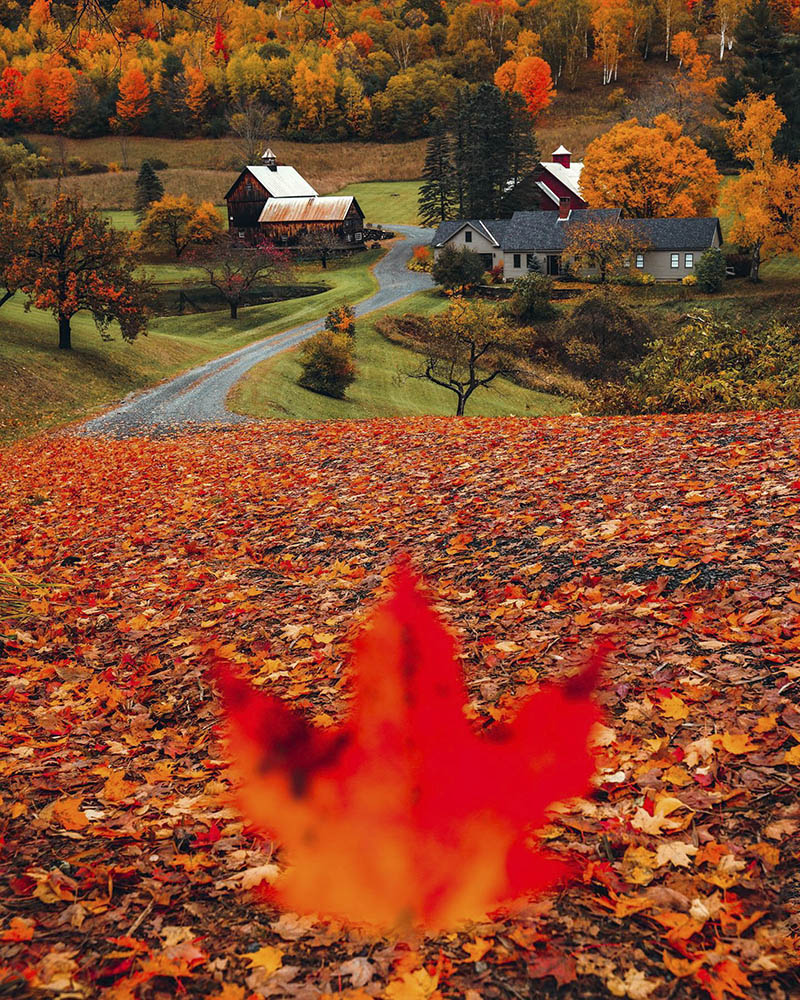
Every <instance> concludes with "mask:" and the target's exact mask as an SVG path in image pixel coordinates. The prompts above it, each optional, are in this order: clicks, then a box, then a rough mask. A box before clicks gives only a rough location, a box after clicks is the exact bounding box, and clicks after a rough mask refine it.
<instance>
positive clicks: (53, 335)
mask: <svg viewBox="0 0 800 1000" xmlns="http://www.w3.org/2000/svg"><path fill="white" fill-rule="evenodd" d="M380 256H381V251H369V252H368V253H365V254H361V255H359V256H357V257H352V258H349V259H347V260H343V261H341V262H336V263H335V264H333V265H329V267H328V269H327V270H326V271H324V272H322V271H320V269H319V268H318V267H316V266H312V265H307V266H304V267H301V268H298V269H297V274H296V276H297V279H298V280H299V281H303V280H305V281H314V282H318V281H319V280H320V278H324V280H325V281H326V282H327V283H328V284H329V285H330V286H331V287H330V289H329V290H328V291H326V292H323V293H322V294H320V295H312V296H309V297H307V298H301V299H293V300H290V301H287V302H276V303H271V304H269V305H263V306H251V307H249V308H245V309H243V310H242V311H241V312H240V314H239V319H238V320H231V319H229V318H228V314H227V312H226V311H219V312H209V313H201V314H196V315H191V316H165V317H159V318H157V319H155V320H154V321H153V322H152V324H151V328H150V333H149V335H148V336H147V337H141V338H139V339H138V340H136V341H135V342H134V343H133V344H126V343H124V342H123V341H122V340H121V339H119V338H117V339H115V340H113V341H111V342H110V343H103V341H102V340H101V339H100V336H99V335H98V333H97V331H96V330H95V327H94V323H93V322H92V320H91V318H90V317H89V316H88V315H85V314H79V315H78V316H76V317H75V319H74V320H73V324H72V326H73V345H74V346H73V350H72V351H59V350H58V347H57V343H58V330H57V326H56V323H55V320H54V319H53V317H52V316H51V315H50V313H43V312H39V311H37V310H31V311H30V312H28V313H26V312H25V311H24V308H23V306H24V298H23V297H22V296H21V295H18V296H16V297H15V298H14V299H12V300H10V301H9V302H6V304H5V305H4V306H3V307H2V309H0V442H8V441H12V440H14V439H16V438H19V437H23V436H26V435H28V434H32V433H34V432H36V431H38V430H42V429H45V428H49V427H55V426H59V425H62V424H65V423H69V422H70V421H73V420H77V419H81V418H85V417H88V416H90V415H91V414H92V413H95V412H97V411H98V410H100V409H102V408H103V407H104V406H107V405H109V404H110V403H113V402H114V401H115V400H118V399H121V398H122V397H123V396H125V395H127V393H129V392H132V391H134V390H137V389H142V388H145V387H146V386H148V385H153V384H154V383H156V382H158V381H159V380H161V379H162V378H166V377H167V376H170V375H175V374H177V373H179V372H181V371H186V370H187V369H189V368H192V367H194V366H195V365H198V364H202V363H203V362H204V361H208V360H209V359H210V358H213V357H218V356H219V355H222V354H227V353H228V352H229V351H233V350H236V348H238V347H242V346H244V345H245V344H248V343H250V342H252V341H254V340H260V339H262V338H263V337H270V336H272V335H273V334H276V333H280V332H282V331H283V330H285V329H287V328H288V327H291V326H295V325H296V324H300V323H305V322H308V321H309V320H312V319H317V318H319V317H322V316H324V315H325V313H326V312H327V311H328V310H329V309H331V308H332V307H333V306H335V305H341V304H343V303H353V302H358V301H359V300H361V299H363V298H365V297H366V296H368V295H370V294H371V293H372V292H373V291H374V290H375V288H376V287H377V282H376V281H375V278H374V277H373V275H372V272H371V270H370V269H369V268H370V266H371V265H372V264H374V263H375V262H376V261H377V260H378V259H379V257H380Z"/></svg>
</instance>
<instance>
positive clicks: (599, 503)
mask: <svg viewBox="0 0 800 1000" xmlns="http://www.w3.org/2000/svg"><path fill="white" fill-rule="evenodd" d="M799 449H800V417H798V415H797V414H794V413H785V414H777V413H767V414H762V415H758V416H754V415H752V414H730V415H725V416H718V417H713V418H712V417H703V416H691V417H671V418H648V419H635V420H631V419H605V420H602V419H596V420H585V419H560V420H541V421H536V422H531V421H526V420H469V419H466V420H462V421H458V422H455V421H452V420H432V419H416V420H408V421H391V422H390V421H373V422H360V423H346V422H344V423H341V422H340V423H337V422H334V423H326V424H308V423H306V424H302V423H288V422H286V423H280V422H277V423H272V424H270V425H266V426H261V427H255V426H254V427H247V428H244V429H239V430H236V431H233V432H230V433H224V434H220V433H209V434H203V435H197V436H185V437H177V438H173V439H167V440H161V441H146V440H133V441H128V442H104V441H87V440H79V439H74V438H69V437H62V438H51V439H44V440H42V439H39V440H36V441H32V442H30V443H26V444H20V445H17V446H15V447H13V448H12V449H10V450H8V451H6V452H5V453H4V461H3V462H1V463H0V494H2V495H3V497H4V499H5V502H4V506H3V508H2V510H0V560H2V562H0V568H2V572H3V574H4V575H3V577H2V580H1V581H0V633H2V645H3V650H4V657H5V670H4V680H3V682H2V689H0V690H2V697H3V699H4V703H5V704H6V705H7V706H8V711H7V712H5V713H4V718H3V725H4V734H5V737H6V739H5V744H6V750H5V752H4V754H3V755H2V756H0V773H2V775H3V808H4V810H5V813H6V820H5V827H4V849H5V858H6V866H5V872H4V890H5V891H4V894H3V912H2V915H0V983H3V984H4V987H5V990H6V992H7V993H8V995H12V996H16V995H27V994H26V992H25V991H26V986H25V984H28V985H29V986H30V988H31V989H32V990H35V991H37V992H43V993H47V994H56V993H58V995H61V996H65V995H69V996H76V997H90V996H91V997H94V996H98V995H100V994H101V993H102V995H103V996H115V997H123V996H124V997H142V998H144V997H151V996H163V995H176V994H180V995H183V996H186V997H187V998H200V997H209V998H211V997H214V998H217V1000H219V998H223V997H224V998H226V1000H228V998H233V1000H243V998H244V997H246V996H254V995H255V996H272V995H281V996H299V997H310V996H314V997H318V996H320V995H326V996H330V995H335V996H337V997H338V996H343V997H348V998H352V1000H355V998H356V997H359V998H362V997H366V996H368V995H369V996H384V997H386V998H387V1000H397V998H399V997H413V998H415V1000H421V998H423V997H425V998H429V1000H439V998H440V997H444V996H453V997H455V996H467V997H473V996H476V995H480V996H485V997H487V998H499V997H505V996H507V995H510V996H527V995H528V991H529V990H530V989H531V988H533V989H534V991H535V992H536V995H537V996H538V995H541V996H551V997H555V996H558V997H559V998H561V1000H578V998H586V997H592V998H605V997H611V996H612V995H613V996H616V997H620V996H627V997H629V998H640V997H650V998H652V1000H666V998H668V997H675V996H680V997H681V998H682V1000H684V998H686V1000H695V998H698V1000H699V998H701V997H702V998H708V997H714V998H718V1000H725V998H727V997H747V998H748V1000H768V998H769V1000H774V998H775V997H781V996H782V997H788V996H790V995H794V994H795V992H796V986H797V981H798V980H797V972H798V967H800V956H798V951H797V937H796V927H797V920H798V917H800V895H798V886H797V880H796V875H797V843H796V835H797V832H798V829H800V815H798V811H797V799H796V784H797V768H798V766H799V765H800V756H798V747H799V746H800V714H798V711H797V708H796V705H795V700H796V692H797V684H798V679H799V678H800V674H799V673H798V669H797V665H796V651H797V645H798V630H797V628H798V608H799V607H800V604H799V603H798V602H800V596H799V595H798V590H797V572H796V568H797V560H798V538H797V532H796V523H797V517H798V510H799V509H800V492H798V487H799V485H800V484H798V481H797V457H798V454H799V453H800V452H799ZM399 552H406V553H408V554H409V555H410V557H411V559H412V561H413V562H414V563H415V564H416V565H417V566H418V567H419V568H420V569H421V570H422V571H423V572H424V573H425V576H426V578H427V581H428V585H429V587H430V588H431V591H432V595H433V598H434V600H435V603H436V606H437V608H438V609H439V610H440V613H441V615H442V616H443V618H444V620H445V621H446V622H447V624H448V626H449V627H451V628H452V629H453V630H454V632H455V633H456V635H457V637H458V640H459V642H460V644H461V647H462V649H463V653H464V660H463V666H464V670H465V673H466V684H467V690H468V698H469V699H470V702H469V704H470V707H469V717H470V718H471V719H472V721H473V724H474V725H475V726H476V727H477V728H485V727H486V726H487V725H488V724H490V723H491V721H492V720H495V721H497V720H499V721H504V720H508V719H510V718H512V717H513V715H514V712H515V705H516V704H517V703H518V701H519V699H520V697H521V696H522V695H523V693H524V692H526V690H528V689H529V688H530V686H531V685H536V684H538V683H540V682H543V681H548V680H558V679H563V678H565V677H567V676H568V675H570V674H571V673H573V672H574V670H575V669H576V668H577V667H578V665H579V664H581V663H582V662H583V660H584V659H585V657H586V655H587V652H588V650H589V649H590V648H591V647H592V645H593V643H595V642H596V641H597V640H598V638H600V637H606V638H609V639H611V640H612V641H613V643H614V647H615V652H614V654H613V657H612V659H611V661H610V663H609V665H608V666H607V667H606V669H605V672H604V674H603V676H602V678H601V682H600V685H601V693H600V696H599V700H600V704H601V706H602V709H603V712H604V716H605V718H604V728H602V729H601V730H599V732H598V734H597V739H596V741H595V746H596V750H595V752H596V754H597V765H598V768H599V773H598V776H597V777H596V779H595V791H594V793H593V795H592V796H591V798H590V799H586V800H576V801H572V802H570V803H568V804H566V805H564V806H562V807H561V808H560V809H559V811H558V812H557V813H555V814H554V815H553V816H552V819H551V821H550V823H549V824H548V825H547V826H546V828H545V829H544V831H543V835H544V837H545V838H546V841H547V844H548V845H549V847H550V849H552V850H553V851H554V852H556V854H557V855H558V856H559V857H560V858H561V859H562V860H565V861H567V862H568V863H569V865H570V866H571V871H572V872H573V874H574V876H575V878H574V881H573V882H572V883H571V884H570V886H569V888H568V889H567V891H564V892H555V893H549V894H547V895H545V896H543V897H541V898H539V899H537V900H533V901H531V902H530V903H529V904H528V905H526V906H525V908H524V909H522V911H521V912H519V913H517V915H516V916H513V917H512V916H510V915H509V914H508V913H507V912H505V911H502V910H501V911H499V912H498V913H496V914H495V915H494V917H493V919H492V920H490V921H486V922H483V923H479V924H473V925H471V926H469V927H467V928H465V929H464V930H462V931H461V932H459V933H457V934H447V935H442V936H426V937H422V936H419V937H415V938H411V939H409V940H408V941H407V942H405V943H403V942H398V941H397V940H396V939H395V938H393V937H378V938H377V939H374V940H373V939H370V938H369V936H365V934H364V932H363V930H360V929H357V928H354V927H345V926H343V925H342V924H340V923H337V922H330V921H325V920H323V919H321V918H316V917H314V916H310V917H305V916H298V915H297V914H294V913H282V914H281V913H279V912H278V911H277V910H276V908H275V906H274V903H273V902H272V900H271V897H270V891H269V886H268V884H267V883H266V882H264V880H265V879H266V880H270V879H272V878H274V875H275V872H276V869H275V863H276V862H277V864H278V865H279V866H280V865H283V864H284V862H285V858H284V855H283V853H282V852H281V851H280V849H278V851H277V853H276V847H275V845H274V844H273V843H270V842H267V841H263V840H260V839H258V838H257V837H256V836H255V835H254V833H253V830H252V828H251V827H249V826H248V825H247V824H246V822H244V821H243V819H242V818H241V816H240V815H239V813H238V811H237V808H236V806H235V805H234V804H233V801H232V799H231V794H230V793H231V784H230V782H231V778H230V772H229V771H228V769H227V765H226V761H225V751H224V749H223V748H222V746H221V745H220V743H219V730H218V728H217V727H218V724H219V722H220V708H219V702H218V696H217V693H216V692H215V689H214V687H213V686H212V685H211V684H210V682H209V680H208V678H207V676H206V674H205V664H206V663H207V655H206V654H207V651H208V650H210V649H214V648H218V647H219V645H220V644H224V651H225V655H226V656H227V657H229V658H233V659H235V660H236V661H237V662H238V664H239V667H240V669H241V670H242V671H244V672H245V674H247V675H248V676H250V677H251V678H253V679H255V681H256V683H258V684H260V685H262V686H263V687H264V688H265V689H266V690H269V691H272V692H275V693H278V694H281V695H282V696H284V697H286V698H288V699H289V700H290V701H291V703H293V704H294V705H295V706H297V707H298V708H300V709H301V710H302V711H303V712H304V713H306V714H307V715H308V716H309V717H313V718H314V721H315V725H318V726H322V727H325V726H331V725H332V724H334V723H335V722H336V721H337V720H340V719H341V718H342V717H343V716H344V715H345V714H346V712H347V706H348V690H349V685H350V675H349V673H348V670H347V669H346V668H345V667H344V666H343V665H344V664H345V662H346V660H347V657H348V654H349V652H350V650H351V648H352V641H353V638H354V636H355V634H356V633H357V631H358V629H359V626H360V624H361V623H362V622H363V618H364V613H365V612H364V607H365V605H366V606H369V604H370V603H371V602H372V601H373V600H374V599H375V596H376V594H377V593H378V592H379V591H380V590H381V587H382V579H383V578H384V576H385V574H386V572H387V570H388V567H389V566H390V564H391V562H392V561H393V559H394V558H395V556H396V555H397V553H399ZM557 721H558V723H559V724H560V725H562V726H568V725H569V719H568V718H565V719H562V720H557ZM56 774H57V775H58V778H57V781H56V780H54V775H56ZM441 780H442V782H445V783H446V782H447V781H448V775H447V774H442V775H441ZM412 876H413V873H412ZM793 929H794V930H793ZM425 970H427V971H425ZM556 984H557V985H556ZM437 989H438V992H434V991H436V990H437ZM9 991H10V992H9ZM15 991H16V992H15ZM469 991H476V992H474V993H470V992H469Z"/></svg>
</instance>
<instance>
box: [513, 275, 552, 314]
mask: <svg viewBox="0 0 800 1000" xmlns="http://www.w3.org/2000/svg"><path fill="white" fill-rule="evenodd" d="M552 290H553V282H552V280H551V279H550V278H548V277H547V276H546V275H544V274H537V273H536V272H535V271H531V272H530V273H529V274H526V275H525V276H524V277H522V278H517V280H516V281H515V282H514V285H513V291H512V293H511V298H510V299H509V303H508V311H509V313H510V315H511V316H513V317H514V319H515V320H516V321H517V322H518V323H532V322H534V321H535V320H537V319H550V318H551V317H552V316H554V315H555V309H554V307H553V305H552V303H551V302H550V293H551V292H552Z"/></svg>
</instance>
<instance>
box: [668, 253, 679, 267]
mask: <svg viewBox="0 0 800 1000" xmlns="http://www.w3.org/2000/svg"><path fill="white" fill-rule="evenodd" d="M669 266H670V267H680V266H681V255H680V254H679V253H674V254H672V256H671V257H670V261H669Z"/></svg>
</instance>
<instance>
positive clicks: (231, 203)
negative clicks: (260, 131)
mask: <svg viewBox="0 0 800 1000" xmlns="http://www.w3.org/2000/svg"><path fill="white" fill-rule="evenodd" d="M262 160H263V163H261V164H258V165H255V166H249V167H245V168H244V170H242V172H241V173H240V174H239V176H238V177H237V178H236V180H235V181H234V183H233V184H232V186H231V188H230V190H229V191H228V193H227V194H226V195H225V201H226V202H227V203H228V230H229V232H230V234H231V236H232V237H234V238H235V239H238V240H242V241H246V242H248V243H254V242H256V240H257V239H258V237H259V233H260V226H259V221H258V220H259V216H260V215H261V212H262V211H263V209H264V205H265V204H266V203H267V202H268V201H269V200H270V199H271V198H303V199H306V200H307V199H308V198H315V197H316V196H317V192H316V191H315V190H314V188H313V187H312V186H311V185H310V184H309V183H308V181H307V180H306V179H305V178H304V177H303V176H301V175H300V174H299V173H298V172H297V171H296V170H295V169H294V167H287V166H283V165H281V166H279V165H278V161H277V159H276V157H275V154H274V153H273V152H272V150H271V149H268V150H267V151H266V153H264V156H263V157H262Z"/></svg>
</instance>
